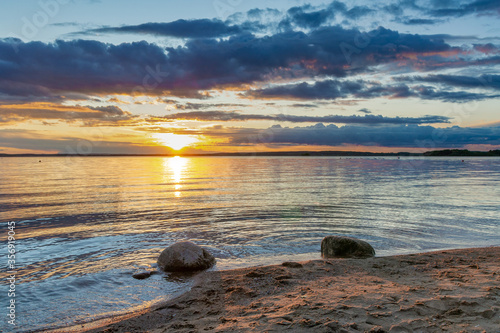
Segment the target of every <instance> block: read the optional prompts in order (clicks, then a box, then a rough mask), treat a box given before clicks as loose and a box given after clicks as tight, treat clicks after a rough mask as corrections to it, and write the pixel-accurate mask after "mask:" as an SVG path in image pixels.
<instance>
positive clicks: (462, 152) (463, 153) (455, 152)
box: [0, 149, 500, 157]
mask: <svg viewBox="0 0 500 333" xmlns="http://www.w3.org/2000/svg"><path fill="white" fill-rule="evenodd" d="M136 156H137V157H174V156H181V157H220V156H222V157H224V156H339V157H344V156H346V157H350V156H368V157H370V156H372V157H377V156H380V157H382V156H389V157H404V156H426V157H434V156H441V157H443V156H444V157H447V156H448V157H454V156H457V157H468V156H469V157H470V156H472V157H487V156H492V157H495V156H497V157H498V156H500V150H490V151H469V150H466V149H445V150H433V151H427V152H424V153H409V152H398V153H373V152H358V151H284V152H254V153H203V154H183V153H177V154H0V157H136Z"/></svg>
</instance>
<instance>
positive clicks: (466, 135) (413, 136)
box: [231, 123, 500, 150]
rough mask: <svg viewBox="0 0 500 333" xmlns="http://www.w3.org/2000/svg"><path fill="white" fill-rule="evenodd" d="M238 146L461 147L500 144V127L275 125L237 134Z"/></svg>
mask: <svg viewBox="0 0 500 333" xmlns="http://www.w3.org/2000/svg"><path fill="white" fill-rule="evenodd" d="M231 143H232V144H234V145H239V144H242V143H253V144H282V145H290V144H291V145H324V146H341V145H362V146H384V147H408V148H422V149H425V150H429V149H433V148H436V147H439V148H458V147H463V146H465V145H469V144H489V145H499V144H500V127H487V128H463V127H457V126H454V127H450V128H435V127H432V126H418V125H409V126H404V125H401V126H374V127H367V126H343V127H337V126H335V125H333V124H332V125H328V126H325V125H323V124H321V123H319V124H316V125H313V126H309V127H296V128H283V127H281V126H279V125H278V126H273V127H272V128H269V129H266V130H261V131H259V132H258V133H255V134H253V135H236V134H235V135H234V136H233V139H232V141H231Z"/></svg>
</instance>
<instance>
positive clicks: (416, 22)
mask: <svg viewBox="0 0 500 333" xmlns="http://www.w3.org/2000/svg"><path fill="white" fill-rule="evenodd" d="M398 22H400V23H403V24H406V25H427V24H436V23H442V22H443V21H442V20H437V19H422V18H407V17H405V18H403V19H402V20H398Z"/></svg>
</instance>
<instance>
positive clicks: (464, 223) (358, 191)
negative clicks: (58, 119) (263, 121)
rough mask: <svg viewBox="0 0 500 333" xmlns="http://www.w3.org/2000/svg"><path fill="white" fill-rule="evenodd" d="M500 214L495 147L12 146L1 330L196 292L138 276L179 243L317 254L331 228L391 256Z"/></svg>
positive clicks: (462, 236)
mask: <svg viewBox="0 0 500 333" xmlns="http://www.w3.org/2000/svg"><path fill="white" fill-rule="evenodd" d="M499 212H500V158H496V157H474V158H466V157H401V158H399V159H398V158H397V157H392V156H391V157H339V156H335V157H315V156H303V157H302V156H301V157H292V156H290V157H255V156H246V157H179V156H176V157H3V158H0V222H1V223H0V226H1V230H0V234H1V235H2V236H1V237H2V249H1V250H0V253H1V256H0V257H1V258H2V259H1V260H2V267H3V269H2V272H1V276H0V287H1V288H2V289H1V291H0V292H1V295H0V300H1V307H0V308H1V309H2V310H0V311H1V312H2V316H1V318H2V320H1V322H0V331H3V332H32V331H36V330H45V329H49V328H55V327H65V326H70V325H75V324H79V323H83V322H88V321H92V320H97V319H100V318H105V317H110V316H114V315H117V314H123V313H127V312H131V311H137V310H141V309H146V308H150V307H154V306H155V305H156V304H159V303H161V302H165V301H166V300H168V299H171V298H173V297H176V296H177V295H179V294H181V293H183V292H186V291H187V290H189V288H190V287H191V284H192V277H189V276H188V277H183V276H173V275H167V274H156V275H152V276H151V277H150V278H149V279H146V280H136V279H134V278H133V277H132V275H133V274H134V273H135V272H138V271H141V270H145V269H155V267H156V259H157V257H158V255H159V253H160V252H161V251H162V250H163V249H164V248H166V247H168V246H169V245H171V244H173V243H175V242H178V241H185V240H189V241H192V242H194V243H196V244H199V245H201V246H203V247H205V248H206V249H208V250H209V251H210V252H211V253H212V254H214V256H215V257H216V259H217V265H216V266H215V267H214V268H213V269H214V270H226V269H233V268H240V267H248V266H255V265H267V264H279V263H281V262H283V261H290V260H294V261H301V260H310V259H319V258H320V244H321V240H322V239H323V238H324V237H325V236H328V235H345V236H351V237H356V238H359V239H363V240H365V241H367V242H369V243H370V244H372V246H373V247H374V248H375V251H376V253H377V256H388V255H396V254H407V253H418V252H427V251H433V250H440V249H456V248H468V247H485V246H492V245H500V237H499V236H500V214H499ZM9 235H10V245H9V241H8V240H9V238H8V237H9ZM12 254H14V255H15V257H10V258H9V255H12ZM8 260H15V262H12V261H10V262H9V261H8ZM8 265H11V266H10V267H9V266H8ZM12 277H14V280H12ZM12 288H14V291H12V290H13V289H12ZM9 291H10V292H9ZM12 293H14V294H15V295H12ZM12 300H14V302H15V310H14V312H15V324H16V326H13V325H12V324H11V323H9V322H8V321H9V320H10V318H9V316H8V314H9V313H11V312H12V311H11V309H8V307H9V306H10V304H11V302H12ZM9 311H10V312H9Z"/></svg>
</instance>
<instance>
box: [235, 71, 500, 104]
mask: <svg viewBox="0 0 500 333" xmlns="http://www.w3.org/2000/svg"><path fill="white" fill-rule="evenodd" d="M405 78H406V77H400V78H398V79H397V80H398V81H404V80H405ZM406 80H410V81H411V80H418V78H407V79H406ZM495 80H496V78H495V79H491V78H490V79H489V81H488V82H490V84H496V83H495V82H496V81H495ZM478 82H479V81H478ZM243 96H249V97H253V98H262V99H270V98H278V99H292V100H293V99H299V100H335V99H339V98H346V97H349V98H363V99H366V98H378V97H389V98H410V97H415V98H421V99H427V100H441V101H445V102H452V103H463V102H469V101H473V100H484V99H491V98H498V97H500V95H489V94H481V93H472V92H466V91H446V90H437V89H436V88H434V87H431V86H422V85H421V86H415V87H409V86H407V85H405V84H402V83H401V84H397V85H384V84H381V83H379V82H369V81H362V80H357V81H341V80H324V81H318V82H315V83H307V82H302V83H297V84H287V85H280V86H275V87H270V88H264V89H256V90H251V91H248V92H246V93H245V94H243Z"/></svg>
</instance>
